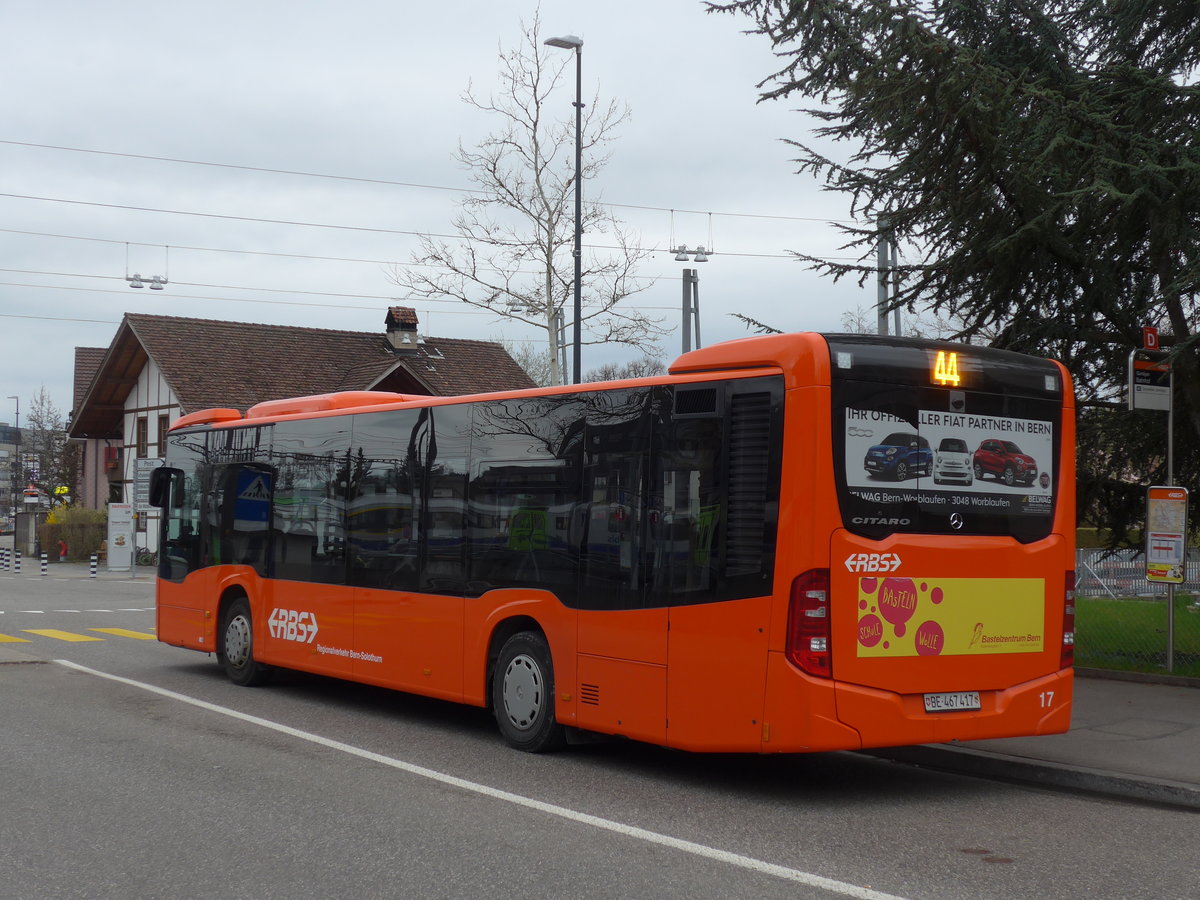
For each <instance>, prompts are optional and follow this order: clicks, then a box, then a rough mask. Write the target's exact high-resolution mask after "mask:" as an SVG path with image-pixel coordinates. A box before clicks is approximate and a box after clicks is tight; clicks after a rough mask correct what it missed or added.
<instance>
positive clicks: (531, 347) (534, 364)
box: [491, 336, 558, 387]
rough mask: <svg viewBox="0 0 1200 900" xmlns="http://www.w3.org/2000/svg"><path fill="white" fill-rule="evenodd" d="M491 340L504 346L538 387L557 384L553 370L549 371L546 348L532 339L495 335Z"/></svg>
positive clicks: (548, 353)
mask: <svg viewBox="0 0 1200 900" xmlns="http://www.w3.org/2000/svg"><path fill="white" fill-rule="evenodd" d="M491 340H493V341H495V342H496V343H497V344H499V345H500V346H501V347H503V348H504V350H505V352H507V353H508V355H509V356H511V357H512V358H513V360H514V361H515V362H516V364H517V365H518V366H520V367H521V368H522V369H524V370H525V374H526V375H528V376H529V377H530V378H532V379H533V383H534V384H536V385H538V386H539V387H548V386H550V385H552V384H558V382H557V381H555V380H553V379H554V377H555V372H553V371H551V370H552V368H553V367H552V365H551V359H550V356H551V354H550V351H549V350H548V349H547V348H545V347H539V346H538V345H536V344H534V343H533V342H532V341H510V340H509V339H508V338H506V337H499V336H496V337H493V338H491Z"/></svg>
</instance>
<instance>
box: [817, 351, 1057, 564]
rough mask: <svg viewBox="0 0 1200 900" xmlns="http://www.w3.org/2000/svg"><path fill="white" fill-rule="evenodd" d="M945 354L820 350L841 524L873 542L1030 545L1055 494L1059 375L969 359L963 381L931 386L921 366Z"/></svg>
mask: <svg viewBox="0 0 1200 900" xmlns="http://www.w3.org/2000/svg"><path fill="white" fill-rule="evenodd" d="M949 346H950V345H941V344H930V343H927V342H926V343H922V342H918V341H909V342H900V343H899V345H897V342H896V341H895V339H894V338H893V339H889V343H888V345H886V347H885V346H883V345H882V344H877V343H875V342H873V341H872V340H871V338H870V337H857V336H844V337H841V338H837V339H831V340H830V351H831V354H832V362H833V435H834V467H835V472H836V478H837V487H838V499H839V503H840V507H841V513H842V520H843V524H844V525H845V527H846V528H847V529H849V530H850V531H852V532H854V533H855V534H860V535H862V536H864V537H869V538H875V539H878V538H881V537H885V536H887V535H888V534H893V533H896V532H907V533H920V534H975V535H1011V536H1012V537H1014V538H1016V539H1017V540H1020V541H1022V542H1029V541H1034V540H1039V539H1041V538H1043V537H1045V536H1046V535H1047V534H1049V532H1050V528H1051V526H1052V523H1053V519H1054V508H1055V497H1056V490H1057V486H1058V469H1059V466H1058V464H1057V461H1058V458H1059V453H1060V450H1061V434H1060V427H1059V425H1060V421H1061V414H1062V388H1061V379H1060V378H1059V376H1058V370H1057V369H1056V367H1055V366H1054V365H1053V364H1052V363H1049V362H1047V361H1045V360H1038V359H1034V358H1030V357H1024V356H1021V355H1018V354H1014V353H1007V352H1004V351H997V350H990V349H986V348H967V349H968V350H969V353H970V367H969V368H968V366H967V365H966V364H965V363H964V365H963V369H962V371H963V372H964V376H963V377H960V378H958V379H957V383H950V384H939V383H936V382H934V380H933V378H932V377H931V371H932V369H931V363H930V360H931V359H935V358H938V357H939V356H940V357H943V358H944V355H945V352H946V351H945V349H944V348H946V347H949ZM960 349H962V348H960ZM939 350H940V351H941V352H940V353H939ZM938 374H939V375H940V374H941V372H939V373H938ZM931 382H933V383H931Z"/></svg>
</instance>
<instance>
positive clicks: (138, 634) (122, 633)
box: [88, 628, 158, 641]
mask: <svg viewBox="0 0 1200 900" xmlns="http://www.w3.org/2000/svg"><path fill="white" fill-rule="evenodd" d="M88 631H99V632H100V633H101V634H115V635H116V636H117V637H127V638H133V639H134V640H136V641H156V640H158V638H156V637H155V636H154V635H152V634H146V632H144V631H130V630H129V629H128V628H89V629H88Z"/></svg>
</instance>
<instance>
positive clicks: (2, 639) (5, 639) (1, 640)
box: [0, 634, 29, 644]
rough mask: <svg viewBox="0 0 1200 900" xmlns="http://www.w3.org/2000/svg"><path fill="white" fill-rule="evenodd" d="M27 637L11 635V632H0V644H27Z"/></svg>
mask: <svg viewBox="0 0 1200 900" xmlns="http://www.w3.org/2000/svg"><path fill="white" fill-rule="evenodd" d="M28 643H29V638H19V637H13V636H12V635H11V634H0V644H28Z"/></svg>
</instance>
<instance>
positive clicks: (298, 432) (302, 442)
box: [271, 416, 351, 584]
mask: <svg viewBox="0 0 1200 900" xmlns="http://www.w3.org/2000/svg"><path fill="white" fill-rule="evenodd" d="M350 422H351V420H350V417H348V416H333V417H328V418H319V419H308V420H304V421H294V422H279V423H277V424H276V425H275V434H274V441H273V444H272V454H271V459H272V462H273V463H274V469H275V476H274V485H273V489H274V517H273V522H272V527H271V530H272V543H273V547H274V563H275V567H274V571H275V577H277V578H284V579H290V580H295V581H316V582H322V583H326V584H341V583H343V582H344V581H345V580H346V573H345V560H346V554H345V534H344V525H343V516H344V512H345V506H346V487H347V484H348V483H349V481H350V478H351V474H350V473H351V468H350Z"/></svg>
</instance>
